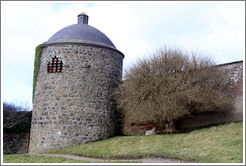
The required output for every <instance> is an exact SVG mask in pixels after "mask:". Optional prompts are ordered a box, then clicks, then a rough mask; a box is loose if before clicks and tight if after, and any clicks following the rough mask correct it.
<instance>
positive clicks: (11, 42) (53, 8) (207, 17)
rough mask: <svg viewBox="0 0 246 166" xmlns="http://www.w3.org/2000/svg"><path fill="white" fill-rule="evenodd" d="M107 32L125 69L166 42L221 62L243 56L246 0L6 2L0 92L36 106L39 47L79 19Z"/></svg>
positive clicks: (3, 4) (10, 99)
mask: <svg viewBox="0 0 246 166" xmlns="http://www.w3.org/2000/svg"><path fill="white" fill-rule="evenodd" d="M81 12H85V13H86V14H87V15H88V16H89V25H91V26H93V27H95V28H97V29H99V30H100V31H102V32H103V33H104V34H106V35H107V36H108V37H109V38H110V39H111V41H112V42H113V43H114V45H115V46H116V48H117V49H118V50H120V51H121V52H122V53H123V54H124V55H125V58H124V61H123V70H124V71H125V70H127V69H128V68H129V67H130V66H131V65H132V64H133V63H135V62H136V60H137V59H139V58H143V57H144V58H148V56H149V55H151V53H152V52H154V51H156V50H158V49H160V48H161V47H163V46H164V45H167V46H175V47H180V48H182V49H184V50H188V51H199V52H200V53H201V54H202V55H204V56H208V57H211V58H212V59H213V60H214V61H215V62H216V63H217V64H221V63H227V62H233V61H238V60H244V55H245V48H244V46H245V2H243V1H241V2H233V1H225V2H199V1H197V2H187V1H184V2H165V1H163V2H98V1H97V2H70V3H64V2H62V3H59V2H47V1H44V2H28V1H27V2H13V1H11V2H7V1H1V63H2V64H1V67H2V70H1V72H2V73H1V81H2V84H1V85H2V87H1V96H2V99H3V101H6V102H12V103H17V104H24V105H25V104H27V105H29V106H30V107H31V105H32V83H33V66H34V54H35V47H36V46H37V45H38V44H41V43H43V42H45V41H47V40H48V39H49V38H50V37H51V36H52V35H53V34H54V33H56V32H57V31H58V30H60V29H62V28H64V27H66V26H69V25H72V24H76V23H77V15H78V14H79V13H81Z"/></svg>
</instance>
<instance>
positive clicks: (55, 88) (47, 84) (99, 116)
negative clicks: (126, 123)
mask: <svg viewBox="0 0 246 166" xmlns="http://www.w3.org/2000/svg"><path fill="white" fill-rule="evenodd" d="M54 56H56V57H57V58H58V59H59V60H61V61H62V63H63V71H62V72H61V73H48V72H47V64H48V62H49V61H51V60H52V58H53V57H54ZM123 57H124V55H123V54H122V53H121V52H119V51H117V50H115V49H112V48H107V47H103V46H96V45H89V44H78V43H77V44H76V43H57V44H53V45H47V46H46V47H45V48H44V49H43V53H42V56H41V65H40V70H39V74H38V78H37V84H36V90H35V94H34V102H33V115H32V126H31V138H30V148H29V153H42V152H46V151H50V150H55V149H59V148H64V147H68V146H72V145H77V144H82V143H87V142H91V141H96V140H101V139H105V138H108V137H110V136H113V135H114V133H115V128H116V127H115V122H116V121H115V115H114V111H115V110H114V102H113V101H112V100H111V99H112V98H111V94H112V90H113V88H114V87H116V86H117V85H118V83H119V81H121V77H122V61H123ZM88 66H90V67H88Z"/></svg>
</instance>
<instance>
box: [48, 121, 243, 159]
mask: <svg viewBox="0 0 246 166" xmlns="http://www.w3.org/2000/svg"><path fill="white" fill-rule="evenodd" d="M50 153H56V154H74V155H81V156H93V157H100V158H111V159H115V158H116V159H117V158H141V157H152V156H163V157H174V158H180V159H185V160H195V161H198V162H203V163H242V162H243V122H237V123H230V124H224V125H219V126H214V127H209V128H205V129H200V130H195V131H192V132H190V133H184V134H169V135H168V134H166V135H152V136H119V137H113V138H109V139H106V140H102V141H97V142H92V143H88V144H83V145H78V146H74V147H69V148H65V149H60V150H57V151H53V152H50Z"/></svg>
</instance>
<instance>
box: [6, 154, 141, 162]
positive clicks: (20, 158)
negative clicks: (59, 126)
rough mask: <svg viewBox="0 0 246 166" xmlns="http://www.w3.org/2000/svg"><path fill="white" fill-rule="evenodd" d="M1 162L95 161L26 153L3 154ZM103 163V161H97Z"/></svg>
mask: <svg viewBox="0 0 246 166" xmlns="http://www.w3.org/2000/svg"><path fill="white" fill-rule="evenodd" d="M104 162H106V163H130V162H133V163H137V161H104ZM3 163H96V162H95V161H94V162H91V161H86V160H71V159H67V158H64V157H45V156H30V155H28V154H14V155H4V156H3ZM97 163H103V162H97Z"/></svg>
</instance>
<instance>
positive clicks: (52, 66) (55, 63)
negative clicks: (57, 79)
mask: <svg viewBox="0 0 246 166" xmlns="http://www.w3.org/2000/svg"><path fill="white" fill-rule="evenodd" d="M62 70H63V66H62V61H61V60H58V58H57V57H56V56H55V57H54V58H52V62H49V63H48V64H47V71H48V73H56V72H62Z"/></svg>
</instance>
